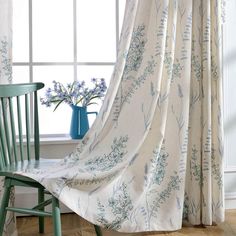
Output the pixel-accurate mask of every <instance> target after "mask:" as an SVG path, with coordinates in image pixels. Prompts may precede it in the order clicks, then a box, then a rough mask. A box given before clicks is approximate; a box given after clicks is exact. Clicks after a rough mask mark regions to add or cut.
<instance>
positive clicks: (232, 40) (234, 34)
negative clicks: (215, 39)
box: [223, 0, 236, 208]
mask: <svg viewBox="0 0 236 236" xmlns="http://www.w3.org/2000/svg"><path fill="white" fill-rule="evenodd" d="M235 12H236V1H235V0H228V1H226V9H225V13H226V19H225V23H224V27H223V60H224V68H223V69H224V70H223V75H224V84H223V86H224V132H225V149H224V150H225V198H226V207H227V208H236V92H235V89H236V31H235V26H236V14H235Z"/></svg>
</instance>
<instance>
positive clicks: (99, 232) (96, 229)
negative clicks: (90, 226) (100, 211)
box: [94, 225, 102, 236]
mask: <svg viewBox="0 0 236 236" xmlns="http://www.w3.org/2000/svg"><path fill="white" fill-rule="evenodd" d="M94 228H95V232H96V235H97V236H102V230H101V228H100V227H99V226H97V225H94Z"/></svg>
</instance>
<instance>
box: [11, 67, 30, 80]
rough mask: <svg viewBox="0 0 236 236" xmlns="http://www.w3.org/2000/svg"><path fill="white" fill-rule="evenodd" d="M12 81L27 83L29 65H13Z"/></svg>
mask: <svg viewBox="0 0 236 236" xmlns="http://www.w3.org/2000/svg"><path fill="white" fill-rule="evenodd" d="M12 72H13V74H12V75H13V81H12V82H13V83H15V84H16V83H28V82H29V67H28V66H13V67H12Z"/></svg>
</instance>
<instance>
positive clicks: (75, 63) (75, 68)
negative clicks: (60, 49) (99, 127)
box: [73, 0, 77, 81]
mask: <svg viewBox="0 0 236 236" xmlns="http://www.w3.org/2000/svg"><path fill="white" fill-rule="evenodd" d="M76 4H77V2H76V0H73V34H74V35H73V36H74V37H73V39H74V81H75V80H77V6H76Z"/></svg>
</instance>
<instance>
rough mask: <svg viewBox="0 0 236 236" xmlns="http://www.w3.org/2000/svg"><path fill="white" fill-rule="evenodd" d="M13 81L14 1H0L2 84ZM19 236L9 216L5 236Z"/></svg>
mask: <svg viewBox="0 0 236 236" xmlns="http://www.w3.org/2000/svg"><path fill="white" fill-rule="evenodd" d="M11 81H12V1H11V0H0V83H1V84H7V83H11ZM3 183H4V179H3V178H2V177H0V201H1V199H2V194H3ZM10 201H11V204H14V191H13V192H12V194H11V199H10ZM7 235H9V236H13V235H17V232H16V223H15V217H14V214H13V213H10V212H9V213H8V214H7V219H6V223H5V228H4V236H7Z"/></svg>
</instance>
